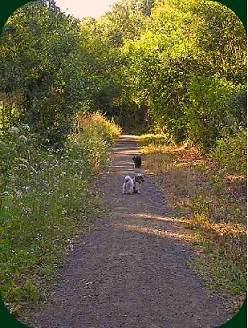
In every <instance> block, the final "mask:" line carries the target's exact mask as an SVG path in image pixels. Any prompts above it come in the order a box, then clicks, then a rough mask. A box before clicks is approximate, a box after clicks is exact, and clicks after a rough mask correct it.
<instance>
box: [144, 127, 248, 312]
mask: <svg viewBox="0 0 248 328" xmlns="http://www.w3.org/2000/svg"><path fill="white" fill-rule="evenodd" d="M146 139H147V140H148V142H147V143H145V142H144V140H146ZM161 139H162V138H161V136H160V137H159V138H154V139H153V141H152V142H150V136H149V138H146V137H145V136H142V138H141V145H142V153H143V157H144V164H145V167H146V169H147V170H148V171H149V172H151V173H153V174H154V178H155V180H156V181H157V183H158V184H160V186H161V187H162V189H163V191H164V194H165V199H166V201H167V203H168V204H169V205H170V206H172V207H174V209H175V213H176V215H177V216H178V217H180V218H181V219H182V218H183V219H184V222H185V226H186V228H188V229H186V230H185V231H186V232H187V231H188V233H190V231H191V233H192V232H193V233H194V234H195V236H196V240H197V243H196V246H195V247H196V251H197V254H198V255H199V256H196V257H195V258H194V259H193V260H192V261H191V263H190V265H191V266H192V267H193V268H194V269H195V270H197V271H198V272H200V273H201V275H202V276H203V278H204V279H205V281H206V283H207V285H208V286H209V288H210V289H212V290H215V289H218V290H221V291H222V292H223V295H226V296H229V297H230V298H231V299H232V300H233V304H235V302H237V303H238V306H240V302H241V301H240V300H243V298H244V295H245V292H246V132H244V131H240V132H239V133H238V135H236V136H232V137H227V138H225V139H223V140H220V141H219V142H218V143H217V146H216V148H215V149H212V151H211V153H208V154H205V155H203V154H202V151H201V152H200V151H199V150H198V149H197V148H196V147H193V146H192V145H189V144H188V145H187V144H182V145H180V146H178V145H171V144H168V143H166V142H165V143H164V144H161ZM156 140H159V142H156ZM233 295H236V297H234V296H233ZM233 306H234V308H235V305H233Z"/></svg>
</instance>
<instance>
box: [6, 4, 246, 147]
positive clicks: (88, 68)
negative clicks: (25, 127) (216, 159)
mask: <svg viewBox="0 0 248 328" xmlns="http://www.w3.org/2000/svg"><path fill="white" fill-rule="evenodd" d="M0 59H1V60H0V74H1V79H0V81H1V82H0V91H1V99H2V105H1V114H2V115H1V126H2V128H4V127H6V125H11V124H17V123H18V122H24V123H27V124H29V125H30V127H31V129H32V131H33V133H36V134H37V135H39V138H40V144H41V145H46V144H52V145H53V146H55V147H62V146H63V142H64V140H66V137H67V135H68V134H69V131H70V128H71V126H72V122H73V117H74V116H75V113H77V112H88V111H97V110H100V111H102V112H103V113H106V114H107V115H108V116H109V117H113V118H114V119H115V120H116V121H117V122H118V123H119V124H121V125H122V126H123V127H124V128H128V127H129V128H131V129H134V128H135V129H140V131H141V130H142V129H143V130H144V129H146V130H148V129H149V130H154V131H160V132H161V131H162V132H163V133H166V134H168V135H169V136H170V139H171V140H173V141H175V142H180V141H183V140H185V139H190V140H192V141H193V142H195V143H197V144H200V145H201V146H203V147H205V148H208V147H212V146H213V145H214V144H215V143H216V140H217V139H218V138H220V137H221V136H222V135H223V133H224V131H225V133H226V132H227V131H229V133H231V131H232V133H233V127H234V126H235V127H236V128H237V129H238V128H240V127H244V126H245V125H246V122H245V117H246V115H245V110H246V109H245V108H246V96H245V95H246V34H245V30H244V27H243V25H242V23H241V21H240V20H239V18H238V17H237V16H236V15H235V14H234V13H233V12H232V11H231V10H230V9H229V8H227V7H226V6H223V5H221V4H220V3H218V2H214V1H201V2H199V1H197V0H189V1H188V0H187V1H186V0H155V1H153V0H136V1H135V0H122V1H120V2H116V3H115V4H114V6H113V10H112V11H111V12H108V13H106V14H105V15H103V16H101V17H100V18H98V19H93V18H85V19H83V20H78V19H75V18H74V17H72V16H67V15H65V14H64V13H62V12H61V10H60V9H59V8H58V7H57V6H56V2H55V1H52V0H50V1H44V0H39V1H35V2H32V3H29V4H27V5H25V6H23V7H22V8H20V9H18V10H17V11H16V12H15V13H14V14H13V15H12V16H11V17H10V18H9V20H8V22H7V24H6V25H5V27H4V29H3V32H2V37H1V44H0Z"/></svg>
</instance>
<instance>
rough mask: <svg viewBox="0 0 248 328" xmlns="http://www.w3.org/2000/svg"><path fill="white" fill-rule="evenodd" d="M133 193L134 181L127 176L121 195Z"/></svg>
mask: <svg viewBox="0 0 248 328" xmlns="http://www.w3.org/2000/svg"><path fill="white" fill-rule="evenodd" d="M133 192H134V181H133V179H132V178H131V177H130V176H129V175H126V176H125V178H124V183H123V187H122V193H123V194H133Z"/></svg>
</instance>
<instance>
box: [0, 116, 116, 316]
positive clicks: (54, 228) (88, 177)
mask: <svg viewBox="0 0 248 328" xmlns="http://www.w3.org/2000/svg"><path fill="white" fill-rule="evenodd" d="M119 134H120V130H119V128H118V127H117V126H116V125H114V124H113V123H110V122H109V121H107V120H106V119H105V118H104V117H103V116H102V115H101V114H99V113H95V114H92V115H88V116H78V118H77V128H76V129H75V131H74V132H73V133H72V134H71V135H70V136H69V138H68V141H67V143H66V145H65V148H64V149H63V150H61V151H54V150H52V149H46V150H44V149H39V148H38V147H37V144H36V140H35V137H34V136H33V135H31V134H30V132H29V127H28V126H20V127H18V128H17V127H12V128H10V129H9V130H8V131H7V132H6V133H5V134H3V135H1V136H0V137H1V139H0V143H1V147H0V149H1V155H2V158H3V159H4V160H3V161H2V163H1V167H0V169H1V177H2V179H1V190H0V191H1V212H0V214H1V216H0V218H1V219H0V281H1V295H2V298H3V300H4V301H5V304H6V306H7V307H8V309H9V310H10V312H11V313H13V314H14V315H16V316H18V315H20V314H22V311H23V309H25V307H26V308H27V307H28V305H29V304H31V303H35V302H38V301H41V300H43V299H44V298H45V297H46V291H47V289H46V286H49V283H51V282H52V281H54V279H55V278H56V273H57V269H58V267H60V266H61V265H63V263H64V261H65V259H66V255H67V253H68V251H69V250H70V248H72V247H73V243H74V239H75V237H76V236H77V235H79V234H81V233H83V232H85V231H87V230H88V229H89V221H90V218H91V217H92V216H94V215H96V214H97V213H98V212H99V211H100V210H101V202H100V197H99V196H98V192H97V190H95V188H94V182H95V179H96V178H97V176H98V173H99V171H100V170H101V168H103V167H104V166H105V165H106V164H107V161H108V153H109V151H110V149H111V143H112V141H113V139H114V138H117V137H118V135H119Z"/></svg>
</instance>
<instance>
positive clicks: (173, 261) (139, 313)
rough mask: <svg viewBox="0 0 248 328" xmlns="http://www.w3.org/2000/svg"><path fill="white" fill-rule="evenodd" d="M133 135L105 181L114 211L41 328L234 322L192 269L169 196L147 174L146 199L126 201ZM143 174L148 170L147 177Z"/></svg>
mask: <svg viewBox="0 0 248 328" xmlns="http://www.w3.org/2000/svg"><path fill="white" fill-rule="evenodd" d="M135 141H136V139H135V137H134V136H125V135H123V136H122V138H121V139H120V140H119V141H118V142H117V144H116V146H115V147H114V152H113V154H112V156H111V165H110V166H109V171H108V172H105V173H104V174H103V176H102V178H101V180H100V181H99V186H100V188H101V190H102V191H103V192H104V194H105V202H106V205H107V207H108V208H109V210H110V215H109V216H108V217H102V218H99V219H97V220H96V222H95V225H96V226H97V227H98V229H97V230H95V231H93V232H91V233H89V234H88V235H86V236H83V237H82V242H80V243H79V244H78V245H76V246H75V248H74V250H73V251H72V252H71V253H70V260H69V262H68V265H67V266H66V267H65V268H64V269H63V270H62V274H63V276H64V278H65V279H64V281H61V282H60V283H59V284H58V285H57V286H56V288H55V290H54V292H53V296H52V299H51V301H50V304H48V305H47V307H46V308H44V309H43V310H42V312H41V313H39V315H38V316H37V317H36V320H35V321H36V324H35V327H37V328H49V327H51V328H74V327H75V328H78V327H79V328H121V327H126V328H177V327H178V328H179V327H183V328H195V327H203V328H210V327H216V326H220V325H221V324H223V323H225V322H226V321H227V320H228V318H229V316H228V314H227V313H226V312H225V311H224V307H223V305H222V304H221V302H220V301H218V300H216V299H214V298H213V297H212V296H210V294H209V293H208V291H207V290H206V289H205V288H204V287H203V284H202V281H201V279H200V278H199V277H198V276H197V275H196V274H194V273H193V272H192V271H191V270H190V269H189V268H188V266H187V260H188V259H189V258H190V257H191V256H192V255H193V251H192V248H191V246H190V244H188V243H187V242H186V241H185V240H182V239H180V238H179V235H178V233H179V231H178V229H179V226H178V223H177V224H176V223H175V222H174V221H173V217H172V212H171V211H170V210H169V209H168V208H167V207H166V203H165V201H164V199H163V198H162V193H161V192H160V191H159V190H158V188H157V187H156V186H155V185H154V184H153V182H152V178H151V177H150V176H149V175H147V174H145V183H144V184H142V185H141V193H140V194H134V195H122V183H123V178H124V176H125V175H126V174H131V175H133V174H134V170H133V167H132V160H131V158H132V156H133V155H134V154H137V153H138V150H137V145H136V142H135ZM143 173H144V172H143Z"/></svg>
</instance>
